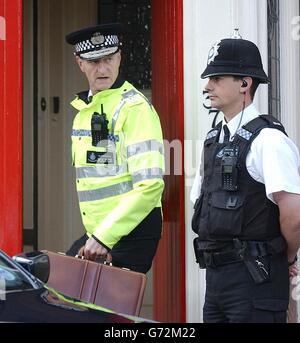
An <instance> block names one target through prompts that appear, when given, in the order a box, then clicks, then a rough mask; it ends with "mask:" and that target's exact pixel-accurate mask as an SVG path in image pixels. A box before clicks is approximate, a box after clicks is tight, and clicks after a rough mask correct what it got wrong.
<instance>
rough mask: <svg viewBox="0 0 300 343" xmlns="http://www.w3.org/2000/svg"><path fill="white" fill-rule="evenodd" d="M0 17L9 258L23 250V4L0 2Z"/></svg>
mask: <svg viewBox="0 0 300 343" xmlns="http://www.w3.org/2000/svg"><path fill="white" fill-rule="evenodd" d="M0 17H1V22H2V24H3V23H4V22H5V31H6V32H5V36H6V37H5V38H6V39H5V40H3V38H4V37H3V36H4V35H3V32H1V33H0V249H2V250H4V251H5V252H7V253H8V254H11V255H12V254H15V253H17V252H20V251H21V249H22V1H21V0H0ZM1 29H2V30H3V25H1V28H0V30H1ZM1 38H2V39H1Z"/></svg>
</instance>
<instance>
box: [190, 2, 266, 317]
mask: <svg viewBox="0 0 300 343" xmlns="http://www.w3.org/2000/svg"><path fill="white" fill-rule="evenodd" d="M183 5H184V104H185V105H184V111H185V140H186V141H185V172H186V175H185V182H186V190H185V196H186V209H185V214H186V280H187V281H186V298H187V321H188V322H201V321H202V307H203V303H204V294H205V272H204V271H203V270H201V271H200V270H199V268H198V266H197V265H196V263H195V258H194V252H193V245H192V240H193V238H194V236H195V235H194V234H193V232H192V230H191V225H190V223H191V217H192V213H193V209H192V203H191V202H190V201H189V194H190V189H191V185H192V180H193V177H194V174H195V169H196V166H197V164H198V162H199V158H200V149H199V146H200V145H201V140H203V139H204V138H205V135H206V132H207V131H208V130H209V128H210V127H211V120H212V118H211V117H208V112H207V110H205V109H204V108H203V106H202V102H203V100H202V90H203V88H204V85H205V82H206V81H204V80H201V78H200V75H201V73H202V72H203V70H204V69H205V67H206V61H207V54H208V51H209V49H210V47H211V46H212V45H213V43H214V42H216V41H218V40H220V39H222V38H228V37H230V36H231V34H232V32H233V30H234V28H235V27H239V29H240V34H241V35H242V37H243V38H244V39H248V40H252V41H253V42H255V43H256V44H257V45H258V47H259V48H260V51H261V54H262V59H263V64H264V69H265V71H267V70H268V67H267V3H266V0H259V1H258V0H222V1H221V0H184V1H183ZM267 92H268V90H267V87H266V86H260V89H259V91H258V93H257V96H256V101H255V103H256V105H257V106H258V108H259V109H260V110H261V112H263V113H267V109H268V97H267ZM196 147H198V149H196Z"/></svg>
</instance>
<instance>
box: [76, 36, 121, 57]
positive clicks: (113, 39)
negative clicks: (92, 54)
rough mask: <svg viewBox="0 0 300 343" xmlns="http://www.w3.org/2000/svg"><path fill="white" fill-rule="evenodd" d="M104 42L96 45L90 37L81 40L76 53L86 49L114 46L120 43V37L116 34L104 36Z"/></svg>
mask: <svg viewBox="0 0 300 343" xmlns="http://www.w3.org/2000/svg"><path fill="white" fill-rule="evenodd" d="M103 37H104V42H103V43H101V44H96V45H94V44H93V43H92V42H91V40H90V39H87V40H85V41H82V42H79V43H77V44H76V45H75V52H76V54H81V53H83V52H86V51H92V50H96V49H102V48H108V47H114V46H118V45H119V38H118V36H116V35H109V36H103Z"/></svg>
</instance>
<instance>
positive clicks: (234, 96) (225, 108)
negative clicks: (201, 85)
mask: <svg viewBox="0 0 300 343" xmlns="http://www.w3.org/2000/svg"><path fill="white" fill-rule="evenodd" d="M241 85H242V81H241V80H237V79H234V78H233V77H232V76H228V75H223V76H212V77H210V78H209V81H208V82H207V84H206V86H205V90H206V91H207V92H208V96H209V99H210V100H211V106H212V107H213V108H217V109H219V110H220V111H222V112H223V113H227V112H229V113H230V112H234V111H235V109H236V108H239V107H240V105H241V103H242V101H243V96H244V95H243V92H242V90H241ZM237 113H238V112H237Z"/></svg>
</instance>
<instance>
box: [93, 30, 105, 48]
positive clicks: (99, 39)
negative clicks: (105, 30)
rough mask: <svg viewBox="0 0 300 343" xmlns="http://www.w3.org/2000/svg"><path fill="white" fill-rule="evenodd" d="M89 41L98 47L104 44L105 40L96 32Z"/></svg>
mask: <svg viewBox="0 0 300 343" xmlns="http://www.w3.org/2000/svg"><path fill="white" fill-rule="evenodd" d="M90 41H91V43H92V44H94V45H99V44H102V43H104V41H105V38H104V36H103V35H102V34H101V33H100V32H96V33H94V34H93V35H92V37H91V39H90Z"/></svg>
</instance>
